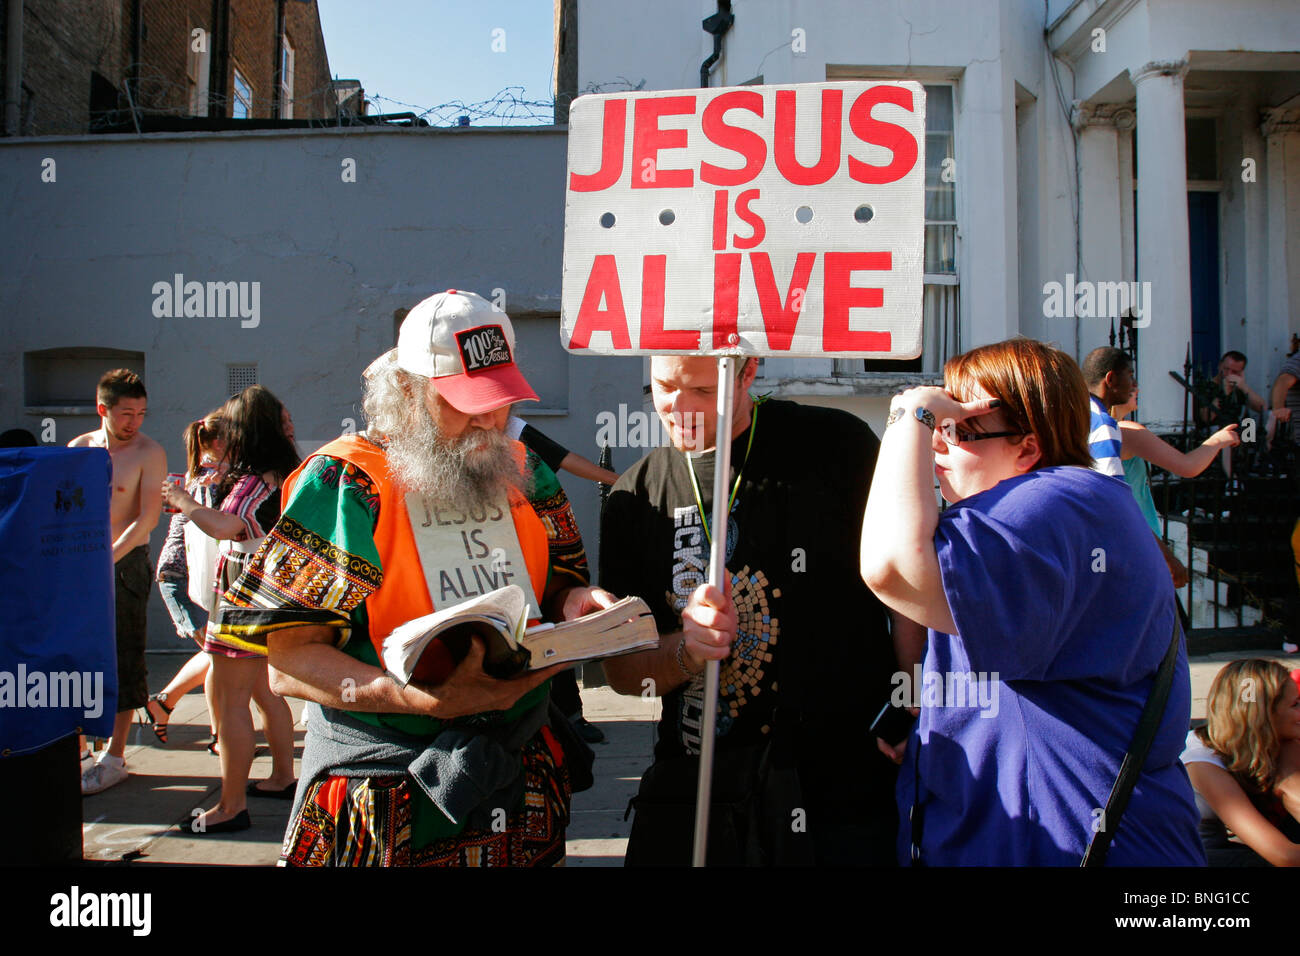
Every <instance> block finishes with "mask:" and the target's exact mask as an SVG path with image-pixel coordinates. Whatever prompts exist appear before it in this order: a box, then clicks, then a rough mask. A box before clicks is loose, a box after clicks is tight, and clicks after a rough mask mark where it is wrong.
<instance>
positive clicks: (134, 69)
mask: <svg viewBox="0 0 1300 956" xmlns="http://www.w3.org/2000/svg"><path fill="white" fill-rule="evenodd" d="M143 6H144V0H135V2H134V3H133V4H132V5H131V27H132V29H131V74H130V78H129V79H128V80H127V81H126V85H127V91H126V94H127V101H128V102H129V103H130V104H131V120H132V121H133V122H134V123H135V130H136V132H137V133H138V132H140V117H139V112H138V110H137V108H136V104H137V103H139V102H140V57H141V56H143V55H144V11H143V10H142V9H141V8H142V7H143Z"/></svg>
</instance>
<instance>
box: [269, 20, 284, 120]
mask: <svg viewBox="0 0 1300 956" xmlns="http://www.w3.org/2000/svg"><path fill="white" fill-rule="evenodd" d="M283 70H284V0H276V3H275V64H274V65H273V66H272V68H271V83H272V85H273V87H274V89H273V90H272V91H271V118H272V119H280V115H281V112H282V107H283V104H281V102H280V91H281V89H283V87H284V76H283V74H282V71H283Z"/></svg>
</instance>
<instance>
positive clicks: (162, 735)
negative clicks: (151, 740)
mask: <svg viewBox="0 0 1300 956" xmlns="http://www.w3.org/2000/svg"><path fill="white" fill-rule="evenodd" d="M151 703H156V704H157V705H158V706H159V707H161V708H162V709H163V713H164V714H166V715H167V718H168V720H170V719H171V715H172V709H173V708H171V707H168V706H167V693H166V691H163V692H162V693H158V694H150V695H149V699H148V700H147V701H145V703H144V719H143V720H141V723H143V724H146V725H147V726H148V727H149V729H150V730H152V731H153V735H154V736H155V737H157V738H158V742H159V743H161V744H165V743H167V723H166V722H164V723H161V724H160V723H158V721H157V720H155V719H154V716H153V714H151V713H149V705H150V704H151Z"/></svg>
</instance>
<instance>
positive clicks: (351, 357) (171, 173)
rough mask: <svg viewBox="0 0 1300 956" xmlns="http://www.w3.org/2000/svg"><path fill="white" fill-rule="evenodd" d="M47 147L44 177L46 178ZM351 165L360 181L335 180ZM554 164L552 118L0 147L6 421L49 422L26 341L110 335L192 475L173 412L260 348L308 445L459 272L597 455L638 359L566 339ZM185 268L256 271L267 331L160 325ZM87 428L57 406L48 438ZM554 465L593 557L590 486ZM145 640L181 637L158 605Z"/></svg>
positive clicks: (550, 428) (635, 387) (191, 406)
mask: <svg viewBox="0 0 1300 956" xmlns="http://www.w3.org/2000/svg"><path fill="white" fill-rule="evenodd" d="M46 157H49V158H53V159H54V160H55V162H56V164H57V166H56V171H57V181H56V182H54V183H42V182H41V179H40V174H41V163H42V160H43V159H44V158H46ZM345 158H352V159H355V160H356V164H357V181H356V182H355V183H345V182H342V180H341V176H340V172H341V165H340V164H341V162H342V161H343V160H344V159H345ZM564 174H565V132H564V130H562V129H554V128H541V129H518V128H515V129H510V130H492V129H469V130H366V131H356V130H317V131H301V132H298V131H295V132H291V133H281V132H271V133H252V134H232V135H212V134H184V135H176V136H173V135H159V136H147V137H143V138H136V137H125V136H122V137H82V138H76V139H57V140H55V139H47V140H41V139H26V140H9V141H0V209H3V216H4V228H3V229H0V259H2V260H3V261H4V262H5V263H7V266H6V268H5V269H4V270H3V271H2V272H0V323H2V325H3V333H4V338H3V342H2V343H0V426H2V427H6V428H7V427H13V426H23V427H26V428H29V429H30V430H32V431H33V432H34V433H36V434H38V435H39V434H40V431H41V428H40V421H41V418H42V416H41V415H34V414H29V413H28V412H27V410H26V406H25V404H24V396H23V386H24V381H23V362H22V357H23V353H24V352H25V351H27V350H38V349H46V348H53V347H59V346H101V347H111V348H118V349H125V350H130V351H138V352H143V353H144V354H145V376H146V385H147V387H148V389H149V397H150V406H149V418H148V421H147V423H146V431H147V432H148V433H149V434H151V435H152V436H153V437H155V438H157V439H158V440H159V441H161V442H162V443H163V445H164V447H165V448H166V450H167V454H168V462H169V466H170V470H183V469H181V468H180V463H181V462H182V460H183V459H182V455H183V449H182V447H181V443H180V440H179V435H180V432H181V429H182V427H183V426H184V425H185V424H186V423H187V422H189V421H191V420H192V419H194V418H195V417H197V416H198V415H200V414H202V413H203V412H205V411H207V410H208V409H209V408H211V407H213V406H214V405H216V404H218V403H219V402H220V401H223V400H224V399H225V398H226V394H225V393H224V391H223V389H224V386H225V381H226V378H225V376H226V364H227V363H239V362H256V363H257V364H258V371H259V380H260V381H261V383H262V384H264V385H266V386H267V387H269V388H270V389H271V390H272V391H273V392H275V393H276V395H277V396H279V397H280V398H281V400H283V401H284V402H285V404H286V405H287V406H288V407H289V408H290V410H291V411H292V413H293V416H294V420H295V424H296V429H297V434H298V437H299V440H300V444H301V445H302V446H303V447H304V448H306V449H310V448H314V447H316V446H318V445H319V444H320V443H323V442H324V441H326V440H328V439H330V438H332V437H334V436H336V435H338V434H339V433H340V431H341V429H342V427H343V425H342V423H343V420H344V419H345V418H354V419H356V421H357V427H358V428H360V427H362V422H363V418H362V415H361V414H360V381H361V380H360V375H361V371H362V369H364V368H365V366H366V365H367V364H368V363H369V362H370V361H371V360H372V359H373V358H374V357H375V356H377V355H378V354H380V353H381V352H383V351H384V350H386V349H388V348H390V347H391V346H392V344H393V335H394V318H393V312H394V310H395V309H398V308H401V307H410V306H412V305H414V304H415V302H417V301H418V300H419V299H421V298H423V297H424V296H425V295H428V294H430V293H432V292H435V291H439V290H442V289H446V288H449V287H457V288H464V289H470V290H474V291H477V292H479V293H481V294H483V295H485V296H489V297H490V296H491V295H492V290H494V289H502V290H504V294H505V305H506V308H507V311H509V312H510V313H512V314H513V315H514V317H515V319H516V327H517V328H518V329H520V335H521V349H520V363H521V365H522V366H523V368H524V370H525V373H526V374H528V375H529V376H530V377H531V378H533V379H534V380H535V381H537V382H544V383H545V386H546V387H545V388H543V389H541V391H542V394H543V396H544V398H546V399H547V404H549V405H551V406H552V407H558V409H559V411H560V414H555V415H549V416H542V415H533V414H529V412H528V411H527V410H528V408H529V406H528V405H527V404H525V405H523V406H521V410H522V413H523V414H524V415H525V416H526V417H528V418H529V419H530V420H531V421H532V423H533V424H534V425H536V426H537V427H539V428H541V429H542V430H543V431H545V432H547V433H548V434H550V435H552V436H553V437H554V438H555V439H556V440H558V441H560V442H562V443H564V444H566V445H567V446H568V447H570V448H571V449H572V450H574V451H578V452H580V453H582V454H584V455H586V456H587V457H590V458H593V459H594V458H595V457H596V456H597V454H598V451H597V449H596V447H595V444H594V441H595V433H596V426H595V421H596V414H597V412H598V411H599V410H602V409H609V408H617V406H618V404H619V403H620V402H627V403H628V404H629V405H631V407H633V408H637V407H640V401H641V394H640V388H639V382H640V366H639V362H638V360H635V359H614V358H600V359H593V358H570V357H569V356H568V355H567V354H566V353H564V352H563V351H562V349H561V348H560V345H559V323H558V316H556V315H555V313H558V310H559V296H560V278H561V250H562V236H563V216H564V206H563V204H564ZM178 272H179V273H182V274H184V275H185V277H186V278H187V279H197V280H201V281H206V280H235V281H249V282H252V281H256V282H260V283H261V321H260V325H259V326H258V327H256V328H241V327H240V324H239V320H238V319H200V318H170V319H169V318H155V317H154V315H153V313H152V305H153V300H154V296H153V293H152V291H151V289H152V286H153V284H154V283H155V282H159V281H170V280H171V278H172V276H173V274H175V273H178ZM528 313H550V314H551V316H550V317H547V318H540V317H536V316H533V317H530V316H529V315H528ZM94 385H95V381H94V378H90V379H89V380H88V381H86V382H85V385H84V394H85V396H86V402H85V403H86V404H88V405H89V404H93V393H94ZM97 425H98V421H97V420H96V419H93V418H84V417H82V418H77V417H66V418H65V417H60V418H59V419H58V432H57V440H58V441H59V442H67V441H68V440H69V439H70V438H72V437H73V436H74V435H75V434H77V433H78V432H79V431H83V430H85V429H86V428H88V427H95V426H97ZM615 456H616V457H615V463H616V465H617V466H618V467H626V466H627V465H628V464H630V463H631V461H632V454H631V453H630V452H628V451H626V450H623V451H621V452H619V451H616V452H615ZM563 480H564V484H565V486H566V488H567V489H568V491H569V493H570V496H571V497H572V498H573V499H574V503H575V507H576V509H577V514H578V519H579V523H580V525H581V527H582V530H583V531H584V532H585V533H586V535H587V538H588V548H589V552H590V555H591V557H592V559H593V563H594V559H595V552H596V546H595V545H596V540H595V539H596V535H597V530H598V525H597V498H596V494H595V489H594V486H592V485H590V484H588V483H586V482H583V481H580V480H579V479H576V478H574V477H573V476H566V477H565V478H564V479H563ZM164 533H165V529H164V528H163V527H162V526H160V528H159V529H158V530H157V531H155V532H154V536H153V542H152V545H153V547H152V551H153V555H154V556H155V557H156V555H157V551H158V548H159V547H160V546H161V544H162V539H163V535H164ZM150 634H151V638H152V640H153V642H154V643H155V644H156V645H159V646H164V647H175V646H177V645H176V644H175V635H174V632H173V631H172V630H171V628H170V625H169V622H168V619H167V615H166V611H165V609H164V608H163V607H162V604H161V602H160V601H158V600H157V599H156V598H155V600H154V601H153V603H152V604H151V606H150Z"/></svg>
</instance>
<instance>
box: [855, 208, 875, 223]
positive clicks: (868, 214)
mask: <svg viewBox="0 0 1300 956" xmlns="http://www.w3.org/2000/svg"><path fill="white" fill-rule="evenodd" d="M875 216H876V211H875V210H874V209H872V208H871V207H870V206H868V205H867V204H866V203H863V204H862V205H861V206H859V207H858V208H857V209H855V210H853V218H854V219H855V220H857V221H858V222H871V220H872V219H874V218H875Z"/></svg>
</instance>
